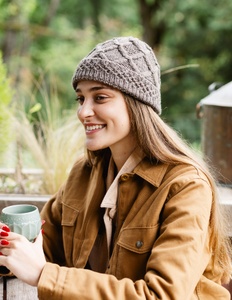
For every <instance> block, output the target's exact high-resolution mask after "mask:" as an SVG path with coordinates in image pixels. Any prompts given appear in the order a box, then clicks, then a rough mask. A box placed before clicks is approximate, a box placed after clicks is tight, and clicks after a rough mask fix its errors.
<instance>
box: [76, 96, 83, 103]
mask: <svg viewBox="0 0 232 300" xmlns="http://www.w3.org/2000/svg"><path fill="white" fill-rule="evenodd" d="M76 101H77V102H79V103H80V104H83V102H84V97H83V96H77V97H76Z"/></svg>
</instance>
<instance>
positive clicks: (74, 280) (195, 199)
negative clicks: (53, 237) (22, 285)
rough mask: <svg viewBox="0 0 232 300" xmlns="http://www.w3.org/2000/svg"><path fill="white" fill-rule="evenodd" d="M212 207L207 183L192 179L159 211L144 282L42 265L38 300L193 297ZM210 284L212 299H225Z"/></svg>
mask: <svg viewBox="0 0 232 300" xmlns="http://www.w3.org/2000/svg"><path fill="white" fill-rule="evenodd" d="M211 204H212V192H211V189H210V187H209V185H208V183H207V182H206V181H204V180H202V179H196V180H194V181H191V182H185V183H184V184H181V185H179V184H176V185H174V186H173V187H172V190H171V191H170V193H169V196H168V199H167V201H166V204H165V205H164V208H163V213H162V216H161V227H160V234H159V237H158V238H157V240H156V241H155V243H154V245H153V248H152V251H151V255H150V258H149V260H148V262H147V268H146V274H145V276H144V278H143V279H140V280H137V281H135V282H133V281H132V280H131V279H129V278H123V279H121V280H118V279H117V278H116V277H115V276H113V275H109V274H101V273H96V272H93V271H90V270H86V269H76V268H67V267H60V266H58V265H56V264H51V263H47V264H46V265H45V267H44V269H43V271H42V274H41V277H40V281H39V285H38V295H39V299H41V300H47V299H49V300H53V299H54V300H59V299H60V300H61V299H62V300H74V299H82V300H90V299H111V300H126V299H133V300H145V299H147V300H161V299H162V300H180V299H181V300H182V299H184V300H189V299H192V295H193V293H194V290H195V287H196V285H197V283H198V282H199V280H200V278H201V276H202V274H203V273H204V270H205V269H206V266H207V265H208V263H209V260H210V257H211V253H210V250H209V246H208V232H209V219H210V211H211ZM125 263H126V262H125ZM212 284H213V282H212ZM215 285H217V286H218V290H217V291H218V294H217V295H218V297H217V295H215V298H212V299H229V296H228V297H227V296H226V295H227V294H226V293H225V291H223V288H222V287H220V286H219V285H218V284H215ZM213 292H214V291H213ZM196 297H197V296H196ZM196 299H197V298H196ZM204 299H205V298H204Z"/></svg>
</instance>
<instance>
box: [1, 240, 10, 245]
mask: <svg viewBox="0 0 232 300" xmlns="http://www.w3.org/2000/svg"><path fill="white" fill-rule="evenodd" d="M9 244H10V243H9V242H8V241H7V240H1V245H2V246H8V245H9Z"/></svg>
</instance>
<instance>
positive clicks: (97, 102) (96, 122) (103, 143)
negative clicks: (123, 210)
mask: <svg viewBox="0 0 232 300" xmlns="http://www.w3.org/2000/svg"><path fill="white" fill-rule="evenodd" d="M76 92H77V99H78V101H79V108H78V113H77V114H78V118H79V120H80V121H81V122H82V124H83V125H84V127H85V133H86V148H87V149H88V150H90V151H97V150H101V149H105V148H109V149H110V150H111V154H112V157H113V159H114V163H115V164H116V167H117V169H118V170H120V169H121V167H122V165H123V164H124V162H125V161H126V159H127V158H128V157H129V155H130V154H131V153H132V151H133V149H134V148H135V146H136V141H135V139H134V134H133V133H132V131H131V125H130V124H131V122H130V118H129V115H128V109H127V106H126V103H125V100H124V96H123V94H122V93H121V92H120V91H119V90H116V89H113V88H111V87H109V86H106V85H102V84H101V83H100V82H96V81H89V80H84V81H80V82H78V85H77V89H76ZM119 112H120V118H119V117H118V113H119Z"/></svg>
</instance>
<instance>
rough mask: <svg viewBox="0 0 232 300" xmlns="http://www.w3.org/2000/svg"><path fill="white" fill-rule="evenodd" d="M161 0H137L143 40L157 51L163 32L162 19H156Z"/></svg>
mask: <svg viewBox="0 0 232 300" xmlns="http://www.w3.org/2000/svg"><path fill="white" fill-rule="evenodd" d="M160 4H161V0H154V1H153V2H152V3H148V1H146V0H139V15H140V18H141V23H142V25H143V40H144V41H145V42H146V43H147V44H148V45H150V46H151V47H152V48H153V49H156V51H158V49H159V46H160V44H161V41H162V38H163V36H164V33H165V24H164V22H163V21H160V22H158V21H157V18H156V16H157V13H158V10H159V9H160Z"/></svg>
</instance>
